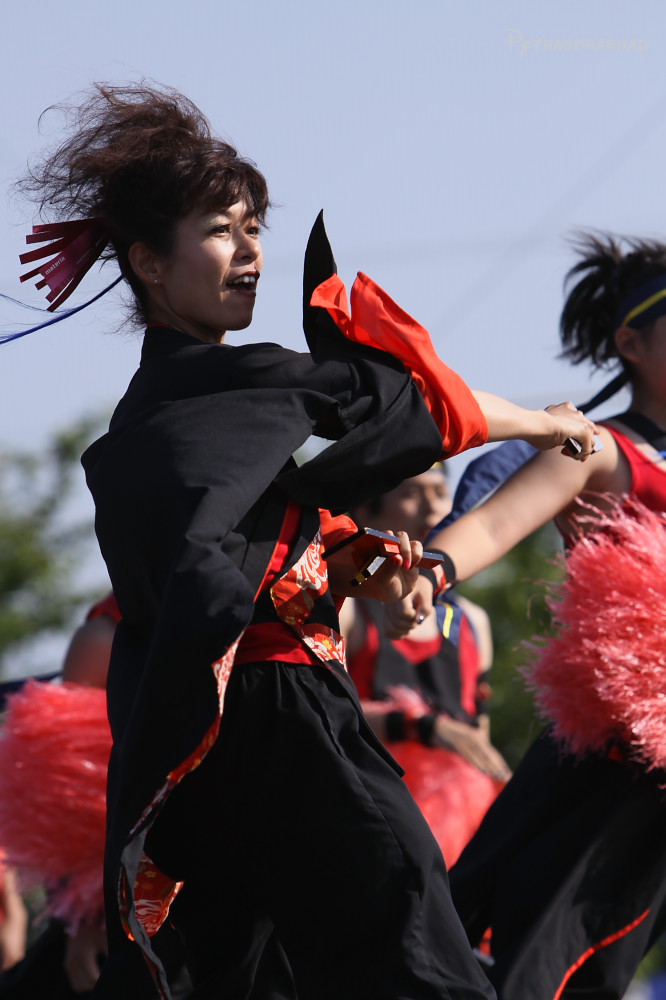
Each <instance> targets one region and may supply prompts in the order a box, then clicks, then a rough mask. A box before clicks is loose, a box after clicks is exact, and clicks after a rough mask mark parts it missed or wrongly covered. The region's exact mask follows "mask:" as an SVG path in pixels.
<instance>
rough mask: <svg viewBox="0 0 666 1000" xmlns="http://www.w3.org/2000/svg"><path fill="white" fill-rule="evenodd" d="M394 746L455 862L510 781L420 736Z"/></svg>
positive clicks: (448, 856) (414, 792) (409, 781)
mask: <svg viewBox="0 0 666 1000" xmlns="http://www.w3.org/2000/svg"><path fill="white" fill-rule="evenodd" d="M388 747H389V750H390V751H391V753H392V754H393V756H394V757H395V759H396V760H397V761H398V763H399V764H400V765H401V767H403V768H404V769H405V784H406V785H407V787H408V788H409V790H410V792H411V793H412V795H413V797H414V798H415V800H416V803H417V805H418V807H419V809H420V810H421V812H422V813H423V815H424V817H425V819H426V821H427V823H428V826H429V827H430V829H431V830H432V833H433V835H434V837H435V840H436V841H437V843H438V844H439V846H440V848H441V851H442V854H443V855H444V860H445V862H446V864H447V867H448V868H450V867H451V866H452V865H454V864H455V863H456V861H457V860H458V858H459V857H460V855H461V853H462V851H463V848H464V847H465V846H466V844H467V843H468V842H469V841H470V840H471V839H472V837H473V836H474V834H475V833H476V831H477V830H478V828H479V825H480V823H481V820H482V819H483V817H484V816H485V814H486V812H487V811H488V809H489V807H490V806H491V805H492V803H493V802H494V801H495V799H496V798H497V796H498V795H499V793H500V792H501V790H502V788H503V787H504V783H503V782H501V781H497V780H496V779H495V778H490V777H489V776H488V775H487V774H483V773H482V772H481V771H479V770H478V768H476V767H474V766H473V765H472V764H468V763H467V761H466V760H464V759H463V758H462V757H461V756H460V754H458V753H455V752H454V751H453V750H446V749H445V748H444V747H426V746H423V744H422V743H417V742H415V741H414V740H405V741H404V742H401V743H389V745H388Z"/></svg>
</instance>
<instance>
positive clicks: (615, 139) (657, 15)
mask: <svg viewBox="0 0 666 1000" xmlns="http://www.w3.org/2000/svg"><path fill="white" fill-rule="evenodd" d="M3 35H4V39H5V45H4V51H3V59H2V62H1V63H0V79H1V81H2V93H3V102H2V104H3V127H2V129H1V132H0V187H1V188H2V190H3V191H7V192H9V185H10V183H11V182H12V181H13V180H14V179H16V177H17V176H18V175H19V174H20V173H21V172H22V171H23V169H24V167H25V163H26V160H27V159H28V158H29V156H30V155H32V154H33V153H35V152H38V151H39V150H40V149H43V148H44V145H45V144H46V143H47V142H48V141H49V138H50V137H51V136H53V134H54V130H53V126H54V125H57V119H53V120H52V119H51V118H49V117H48V116H47V118H46V119H45V120H44V121H43V123H42V131H41V132H40V131H39V130H38V117H39V115H40V113H41V111H42V110H43V109H44V108H46V107H47V106H48V105H49V104H52V103H55V102H58V101H62V100H64V99H66V98H67V97H69V96H70V95H71V94H72V93H74V92H76V91H78V90H81V89H82V88H85V87H86V86H87V85H88V84H89V83H90V82H91V81H93V80H109V81H113V82H122V81H127V80H137V79H139V78H141V77H149V78H152V79H154V80H157V81H160V82H164V83H167V84H170V85H172V86H174V87H177V88H179V89H180V90H182V91H183V92H184V93H185V94H187V95H188V96H189V97H190V98H192V99H193V100H194V101H195V102H196V103H197V104H198V105H199V106H200V107H201V108H202V110H204V111H205V113H206V114H207V115H208V116H209V118H210V119H211V121H212V123H213V126H214V128H215V130H216V131H217V132H218V133H220V134H222V135H224V136H226V137H229V138H230V139H231V140H232V141H233V142H234V143H235V144H236V145H237V146H238V147H239V148H240V150H241V151H242V152H243V153H244V154H246V155H249V156H251V157H252V158H253V159H254V160H255V161H256V162H257V163H258V165H259V166H260V168H261V169H262V170H263V171H264V173H265V174H266V176H267V177H268V180H269V184H270V187H271V192H272V197H273V199H274V201H275V203H276V205H277V206H278V207H277V208H276V210H275V211H274V212H273V214H272V218H271V221H270V226H271V228H270V232H269V233H268V234H267V236H266V239H265V254H266V264H265V269H264V274H263V276H262V281H261V288H260V293H259V297H258V303H257V307H256V311H255V321H254V323H253V325H252V327H251V329H250V330H249V331H248V332H246V333H242V334H235V335H234V337H233V338H230V340H231V342H236V340H237V339H243V340H246V339H252V340H277V341H279V342H281V343H283V344H285V345H287V346H289V347H293V348H297V349H298V348H299V347H302V346H303V339H302V334H301V328H300V280H301V261H302V254H303V249H304V245H305V241H306V238H307V234H308V231H309V228H310V225H311V223H312V221H313V220H314V217H315V215H316V213H317V212H318V210H319V209H320V208H321V207H323V208H324V209H325V211H326V218H327V225H328V229H329V233H330V235H331V238H332V242H333V246H334V250H335V253H336V257H337V260H338V265H339V268H340V272H341V273H342V275H343V277H344V278H345V280H348V281H351V279H352V278H353V275H354V274H355V272H356V271H357V270H363V271H365V272H366V273H368V274H370V275H371V276H372V277H373V278H375V280H377V281H378V282H379V283H380V284H381V285H383V286H384V287H385V288H386V289H387V291H389V293H390V294H391V295H392V296H393V297H394V298H395V299H396V300H397V301H398V302H399V303H400V304H401V305H402V306H403V307H404V308H406V309H407V310H408V311H409V312H411V313H412V314H413V315H415V316H416V317H417V318H418V319H419V320H420V321H421V322H422V323H423V324H424V325H426V326H427V327H428V328H429V329H430V330H431V333H432V336H433V340H434V342H435V344H436V346H437V348H438V349H439V351H440V353H441V355H442V356H443V357H444V359H445V360H446V361H447V362H448V363H449V364H451V365H452V366H453V367H454V368H456V369H457V370H459V371H460V372H461V374H462V375H463V376H464V377H465V378H466V379H467V380H468V381H469V382H470V383H471V384H472V385H473V386H475V387H477V388H483V389H488V390H492V391H495V392H498V393H500V394H502V395H506V396H508V397H509V398H511V399H514V400H515V401H517V402H521V403H524V404H526V405H533V406H537V405H544V404H546V403H548V402H554V401H559V400H560V399H562V398H573V399H575V400H577V401H581V400H582V399H583V398H585V397H587V396H588V395H589V394H590V393H591V391H592V389H593V388H595V387H598V386H599V385H600V384H601V383H602V382H603V376H598V375H597V376H595V377H594V379H592V380H590V378H589V376H588V372H587V371H586V370H584V369H570V368H569V367H568V366H566V365H564V364H563V363H562V362H557V361H556V360H554V358H555V355H556V353H557V320H558V314H559V309H560V305H561V300H562V294H561V292H562V278H563V275H564V272H565V270H566V269H567V267H568V266H569V264H570V262H571V260H572V257H571V253H570V251H569V249H568V248H567V245H566V242H565V237H566V235H567V233H569V232H570V231H571V230H572V229H573V228H575V227H581V226H583V227H596V228H600V229H610V230H613V231H616V232H621V233H634V234H641V235H655V236H658V235H660V234H664V233H665V232H666V191H665V187H666V185H665V184H664V165H665V164H666V115H665V114H664V107H665V106H666V72H665V67H666V6H665V5H664V4H663V2H662V0H641V3H640V4H629V3H627V2H626V0H623V2H618V0H586V2H585V3H584V4H582V3H580V2H579V0H558V2H550V3H540V4H537V3H534V2H533V0H531V2H505V3H502V4H497V3H495V2H492V0H470V2H469V3H466V4H462V3H460V2H453V0H412V2H411V3H410V4H404V3H397V2H395V0H355V2H352V0H339V2H338V3H335V4H315V3H312V2H311V0H309V2H305V0H285V2H282V3H275V2H268V0H255V2H254V3H252V4H232V3H229V2H226V3H222V2H220V0H189V2H187V3H176V2H174V0H160V2H157V0H133V2H130V0H114V2H112V3H100V2H99V0H85V2H84V0H68V2H67V3H66V4H63V5H60V6H54V5H52V4H46V3H43V2H42V3H39V2H38V3H36V4H33V5H30V6H27V5H19V4H12V5H10V6H9V8H8V9H7V10H6V11H4V13H3ZM1 205H2V208H1V214H0V225H1V226H2V231H3V239H2V241H1V242H0V291H3V292H5V293H7V294H10V295H15V296H22V297H29V298H30V301H32V302H35V303H36V302H39V301H40V300H39V298H38V295H37V294H34V295H33V294H31V293H30V292H29V290H28V289H26V287H25V286H20V285H19V284H18V281H17V275H18V271H19V268H18V264H17V255H18V254H19V253H20V252H21V251H22V250H23V249H24V243H23V238H24V234H25V232H26V231H28V230H29V228H30V226H31V225H32V222H33V221H35V220H34V218H33V213H32V210H31V207H30V206H26V205H24V204H21V203H20V202H17V201H16V200H13V199H11V198H10V197H9V193H8V195H7V197H6V198H4V199H3V200H2V202H1ZM109 277H110V273H109ZM107 280H108V278H107ZM102 283H103V280H102V281H100V279H99V278H98V277H95V276H93V275H91V276H90V277H89V278H88V279H86V282H85V284H84V285H83V286H82V288H81V293H80V294H81V297H82V298H83V297H84V296H85V297H88V295H89V294H91V293H92V292H93V291H94V290H95V289H96V288H99V287H101V285H102ZM28 316H29V314H25V315H24V314H18V313H17V312H15V311H12V310H10V309H6V310H5V309H4V308H3V307H2V306H1V305H0V322H3V321H6V322H7V323H9V324H10V325H11V324H15V323H16V321H17V320H20V321H21V322H23V321H25V320H26V319H27V317H28ZM122 325H123V310H122V301H121V299H120V297H118V296H116V294H115V293H113V294H112V295H111V296H110V297H109V299H108V301H107V302H106V304H104V305H103V306H100V307H93V308H92V309H91V310H90V311H89V312H88V314H87V315H86V314H83V315H82V316H80V317H77V318H76V319H73V320H71V321H67V322H65V323H64V324H62V325H59V326H56V327H54V328H53V329H51V330H47V331H44V332H41V333H39V334H35V335H33V336H31V337H28V338H26V339H25V340H21V341H17V342H15V343H12V344H9V345H7V346H5V347H2V348H0V385H1V387H2V388H1V391H0V418H1V419H0V447H2V448H12V447H16V446H19V445H20V446H27V447H29V448H35V449H37V448H40V447H42V446H43V445H44V443H45V442H46V440H47V438H48V436H49V434H50V433H51V432H52V431H53V430H54V429H56V428H58V427H62V426H65V425H67V424H68V423H71V422H73V421H74V420H75V419H76V418H77V417H78V416H79V415H81V414H82V413H84V412H87V411H90V410H96V409H100V408H103V407H109V408H110V407H111V406H112V405H113V403H114V401H115V400H116V399H117V398H118V397H119V396H120V395H121V393H122V392H123V389H124V387H125V385H126V383H127V381H128V380H129V377H130V376H131V374H132V372H133V370H134V368H135V365H136V361H137V356H138V350H139V340H138V339H137V338H136V337H134V336H130V337H128V336H126V335H124V334H123V333H122V332H120V333H119V332H118V330H119V329H122ZM81 497H82V499H81V504H82V506H83V509H85V505H86V504H87V503H88V500H87V499H86V495H85V493H84V492H83V489H82V492H81Z"/></svg>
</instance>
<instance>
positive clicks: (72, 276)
mask: <svg viewBox="0 0 666 1000" xmlns="http://www.w3.org/2000/svg"><path fill="white" fill-rule="evenodd" d="M25 241H26V243H45V244H47V245H46V246H43V247H39V248H38V249H36V250H28V251H27V252H26V253H22V254H21V255H20V258H19V259H20V261H21V264H32V263H33V262H34V261H36V260H42V259H43V258H45V257H48V258H50V259H49V260H47V261H46V262H45V263H44V264H40V265H39V266H38V267H35V268H33V269H32V270H31V271H27V272H26V273H25V274H22V275H21V279H20V280H21V281H29V280H30V279H31V278H35V277H38V276H40V280H39V281H37V282H36V288H39V289H42V288H44V287H46V286H48V288H49V291H48V293H47V295H46V298H47V300H48V302H49V306H48V307H47V308H48V311H49V312H53V310H54V309H57V308H58V306H59V305H61V304H62V303H63V302H64V301H65V300H66V299H68V298H69V296H70V295H71V294H72V292H73V291H74V289H75V288H76V287H77V286H78V285H79V284H80V282H81V281H82V279H83V278H84V277H85V275H86V274H87V273H88V271H89V270H90V268H91V267H92V266H93V264H94V263H95V261H96V260H98V259H99V256H100V254H101V253H102V251H103V250H104V247H105V246H106V245H107V243H108V242H109V234H108V232H107V230H106V229H105V227H104V226H103V224H102V223H101V221H100V220H99V219H77V220H74V221H71V222H53V223H47V224H45V225H41V226H33V227H32V233H31V234H30V235H28V236H26V238H25Z"/></svg>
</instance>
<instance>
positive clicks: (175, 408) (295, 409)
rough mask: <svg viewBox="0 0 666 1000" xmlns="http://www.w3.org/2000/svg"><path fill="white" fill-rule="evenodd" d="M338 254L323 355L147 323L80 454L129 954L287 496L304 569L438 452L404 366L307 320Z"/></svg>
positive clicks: (317, 262) (313, 272)
mask: <svg viewBox="0 0 666 1000" xmlns="http://www.w3.org/2000/svg"><path fill="white" fill-rule="evenodd" d="M321 231H322V233H323V227H322V230H321ZM311 243H312V240H311ZM327 249H328V248H327V244H326V243H325V239H324V253H323V257H322V258H321V259H316V255H314V256H313V254H312V252H310V254H309V256H308V257H306V278H305V300H306V333H307V334H308V339H309V346H310V348H311V350H312V352H313V353H312V355H311V354H299V353H295V352H293V351H289V350H286V349H283V348H281V347H279V346H277V345H275V344H253V345H246V346H239V347H231V346H228V345H224V344H204V343H202V342H200V341H198V340H195V339H193V338H191V337H189V336H187V335H185V334H183V333H180V332H178V331H175V330H169V329H166V328H163V327H158V328H152V329H149V330H148V331H147V333H146V336H145V340H144V345H143V351H142V356H141V365H140V367H139V369H138V371H137V373H136V375H135V376H134V378H133V379H132V381H131V383H130V385H129V388H128V390H127V393H126V394H125V396H124V397H123V399H122V400H121V401H120V403H119V405H118V407H117V409H116V411H115V413H114V415H113V417H112V420H111V424H110V429H109V432H108V433H107V434H106V435H104V437H102V438H101V439H100V440H98V441H97V442H95V443H94V444H93V445H92V446H91V447H90V448H89V449H88V451H87V452H86V453H85V455H84V456H83V465H84V468H85V471H86V476H87V481H88V485H89V487H90V489H91V492H92V494H93V497H94V500H95V505H96V522H95V525H96V531H97V535H98V539H99V543H100V547H101V550H102V554H103V556H104V559H105V561H106V563H107V567H108V571H109V575H110V578H111V582H112V585H113V590H114V593H115V595H116V598H117V600H118V605H119V607H120V611H121V613H122V621H121V623H120V624H119V626H118V629H117V633H116V637H115V641H114V646H113V652H112V657H111V666H110V671H109V681H108V702H109V717H110V722H111V728H112V733H113V739H114V746H113V752H112V756H111V761H110V766H109V795H108V829H107V855H106V859H107V861H106V874H107V878H106V888H107V908H108V914H107V918H108V923H109V936H110V941H111V943H112V946H113V944H114V942H115V946H116V948H117V949H118V950H120V948H121V944H120V943H121V941H122V940H124V936H123V932H122V931H121V929H120V925H119V922H118V919H117V916H118V911H117V908H118V902H119V901H120V903H121V908H123V909H125V911H126V912H125V920H126V927H125V930H126V931H127V932H128V933H129V934H131V936H133V937H134V939H135V940H137V941H138V943H139V944H140V945H141V947H142V949H143V950H144V952H146V954H147V955H149V956H151V949H150V942H149V939H148V937H147V934H146V931H145V927H144V925H143V923H142V921H141V920H140V919H138V918H137V913H136V910H135V909H134V902H133V888H134V884H135V878H136V876H137V873H138V872H139V870H140V865H141V863H142V852H143V844H144V842H145V837H146V834H147V832H148V829H149V828H150V826H151V824H152V823H153V822H154V820H155V818H156V816H157V814H158V812H159V807H160V804H161V802H162V801H163V799H164V789H165V787H167V786H168V787H170V785H171V783H172V782H171V778H172V776H173V774H174V772H179V769H182V766H183V763H184V762H186V761H187V760H188V758H190V759H191V757H192V755H195V756H196V755H197V754H198V753H199V751H200V748H201V747H202V743H203V740H204V737H205V736H206V734H208V733H210V732H211V729H212V728H213V727H214V725H215V722H216V720H218V719H219V713H220V701H219V697H218V688H217V684H216V679H215V676H214V674H213V671H212V669H211V666H212V664H213V662H214V661H216V660H219V658H220V657H223V656H224V654H225V652H226V651H227V650H228V649H229V647H230V646H232V644H233V642H234V640H236V638H237V637H238V636H239V634H240V633H241V632H242V630H243V629H244V628H245V627H246V626H247V625H248V624H249V623H250V622H251V621H252V619H253V614H254V609H255V605H254V600H255V596H256V593H257V590H258V588H259V586H260V584H261V581H262V579H263V577H264V573H265V570H266V567H267V565H268V563H269V561H270V559H271V556H272V553H273V550H274V547H275V543H276V540H277V538H278V534H279V532H280V528H281V525H282V523H283V519H284V515H285V511H286V508H287V503H288V500H289V498H294V499H296V500H297V501H298V502H299V503H300V504H301V505H302V506H303V516H302V521H301V536H302V537H301V539H300V541H299V543H298V545H297V546H296V550H295V551H294V552H293V553H292V556H291V559H292V563H293V562H294V561H295V560H296V559H298V558H299V556H300V555H301V554H302V553H303V551H304V550H305V548H306V547H307V546H308V544H309V543H310V542H311V540H312V537H313V533H314V531H315V530H316V524H317V517H316V508H318V507H326V508H329V509H332V510H333V511H334V512H335V511H343V510H346V509H348V508H349V507H351V506H353V505H354V504H357V503H360V502H361V501H363V500H365V499H367V498H368V497H370V496H374V495H376V494H377V493H379V492H383V491H386V490H389V489H392V488H393V487H394V486H395V485H397V483H398V482H400V481H401V480H402V479H403V478H405V477H408V476H413V475H416V474H418V473H419V472H421V471H423V470H425V469H427V468H428V467H429V466H430V465H431V464H432V463H433V462H434V461H435V460H436V459H437V458H438V457H439V456H440V454H441V450H442V435H441V433H440V432H439V430H438V428H437V427H436V425H435V423H434V421H433V419H432V418H431V416H430V413H429V411H428V409H427V408H426V406H425V404H424V403H423V401H422V398H421V396H420V394H419V392H418V391H417V389H416V387H415V385H414V383H413V382H412V380H411V379H410V377H409V376H408V375H407V374H406V372H405V369H404V368H403V366H402V364H401V363H400V362H399V361H397V360H395V359H394V358H392V357H391V356H390V355H388V354H386V353H384V352H382V351H378V350H375V349H373V348H367V347H359V346H357V345H351V344H349V343H348V342H347V341H346V340H345V339H344V338H343V337H342V336H341V335H340V334H339V333H338V331H337V329H336V327H335V326H334V324H333V323H332V321H330V320H329V318H328V316H327V315H326V314H325V312H324V310H322V309H312V310H310V311H308V310H309V306H308V304H309V299H310V292H311V290H312V289H313V288H314V287H316V285H317V284H318V283H319V282H320V281H321V280H323V279H324V278H326V277H328V275H329V274H330V273H331V271H332V270H334V264H333V261H332V257H330V251H329V253H328V256H327V254H326V250H327ZM310 251H311V248H310ZM322 268H323V273H322ZM315 358H316V360H315ZM452 378H454V379H455V378H456V377H455V376H452ZM456 388H457V391H458V393H460V389H459V386H457V387H456ZM464 392H465V393H467V390H466V389H464ZM469 400H470V403H469V406H470V407H471V409H474V408H475V407H476V404H475V403H474V401H473V399H472V397H471V395H469ZM476 412H477V413H478V408H476ZM313 433H314V434H318V435H320V436H322V437H325V438H328V439H332V440H333V441H335V444H333V445H331V446H329V448H328V449H326V451H325V452H323V453H322V454H321V455H319V456H317V458H315V459H313V460H312V461H310V462H308V463H307V464H306V465H304V466H302V467H301V468H300V469H299V468H297V467H296V465H295V463H294V461H293V459H292V457H291V456H292V455H293V453H294V452H295V451H296V449H297V448H299V447H300V446H301V445H302V444H303V443H304V442H305V441H306V440H307V438H308V437H309V436H310V435H311V434H313ZM313 524H314V525H315V527H314V528H313V527H312V525H313ZM185 849H186V847H185ZM152 957H154V956H152ZM162 982H163V980H162Z"/></svg>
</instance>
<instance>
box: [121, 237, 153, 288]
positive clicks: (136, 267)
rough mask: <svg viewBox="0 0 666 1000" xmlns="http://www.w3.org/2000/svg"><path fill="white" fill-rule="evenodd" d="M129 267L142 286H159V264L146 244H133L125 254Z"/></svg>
mask: <svg viewBox="0 0 666 1000" xmlns="http://www.w3.org/2000/svg"><path fill="white" fill-rule="evenodd" d="M127 257H128V260H129V262H130V267H131V268H132V270H133V271H134V273H135V274H136V276H137V278H138V279H139V281H141V282H142V283H143V284H144V285H148V286H151V285H159V284H161V271H162V267H161V262H160V258H159V257H158V256H157V254H156V253H155V252H154V251H153V250H151V249H150V247H149V246H148V244H147V243H133V244H132V246H131V247H130V248H129V251H128V253H127Z"/></svg>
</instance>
